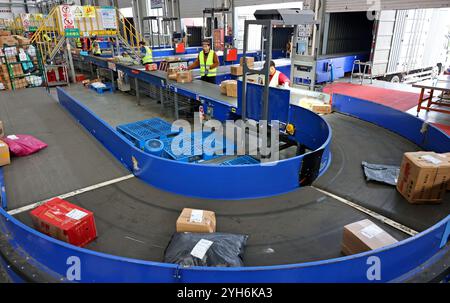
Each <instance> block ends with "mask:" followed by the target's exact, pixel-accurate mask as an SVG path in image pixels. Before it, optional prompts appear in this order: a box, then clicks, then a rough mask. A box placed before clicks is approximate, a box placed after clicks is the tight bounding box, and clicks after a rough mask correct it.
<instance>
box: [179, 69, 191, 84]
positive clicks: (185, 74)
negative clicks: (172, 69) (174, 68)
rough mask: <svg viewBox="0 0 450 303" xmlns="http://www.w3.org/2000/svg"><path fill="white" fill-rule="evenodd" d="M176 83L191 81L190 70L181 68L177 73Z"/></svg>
mask: <svg viewBox="0 0 450 303" xmlns="http://www.w3.org/2000/svg"><path fill="white" fill-rule="evenodd" d="M177 82H178V83H189V82H192V72H191V71H190V70H183V71H179V72H178V73H177Z"/></svg>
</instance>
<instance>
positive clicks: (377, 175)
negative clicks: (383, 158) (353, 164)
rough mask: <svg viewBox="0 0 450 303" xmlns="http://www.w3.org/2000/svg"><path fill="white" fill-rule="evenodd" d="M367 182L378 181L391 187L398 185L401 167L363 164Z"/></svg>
mask: <svg viewBox="0 0 450 303" xmlns="http://www.w3.org/2000/svg"><path fill="white" fill-rule="evenodd" d="M362 166H363V167H364V174H365V175H366V179H367V181H372V180H373V181H378V182H382V183H386V184H389V185H394V186H395V185H397V180H398V175H399V174H400V167H399V166H394V165H384V164H371V163H367V162H362Z"/></svg>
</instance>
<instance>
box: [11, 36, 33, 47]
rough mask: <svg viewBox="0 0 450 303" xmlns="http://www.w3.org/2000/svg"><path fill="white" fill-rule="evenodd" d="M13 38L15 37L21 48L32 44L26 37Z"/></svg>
mask: <svg viewBox="0 0 450 303" xmlns="http://www.w3.org/2000/svg"><path fill="white" fill-rule="evenodd" d="M12 37H13V38H14V39H16V40H17V43H18V44H19V45H20V46H23V45H28V44H30V39H28V38H25V37H24V36H19V35H13V36H12Z"/></svg>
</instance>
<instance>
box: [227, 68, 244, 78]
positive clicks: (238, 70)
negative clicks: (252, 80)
mask: <svg viewBox="0 0 450 303" xmlns="http://www.w3.org/2000/svg"><path fill="white" fill-rule="evenodd" d="M243 71H244V70H243V67H242V66H241V65H232V66H231V67H230V72H231V74H232V75H234V76H242V74H243Z"/></svg>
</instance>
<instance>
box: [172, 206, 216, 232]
mask: <svg viewBox="0 0 450 303" xmlns="http://www.w3.org/2000/svg"><path fill="white" fill-rule="evenodd" d="M176 226H177V232H193V233H213V232H215V231H216V215H215V214H214V212H212V211H208V210H201V209H192V208H183V211H182V212H181V214H180V216H179V217H178V219H177V224H176Z"/></svg>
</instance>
